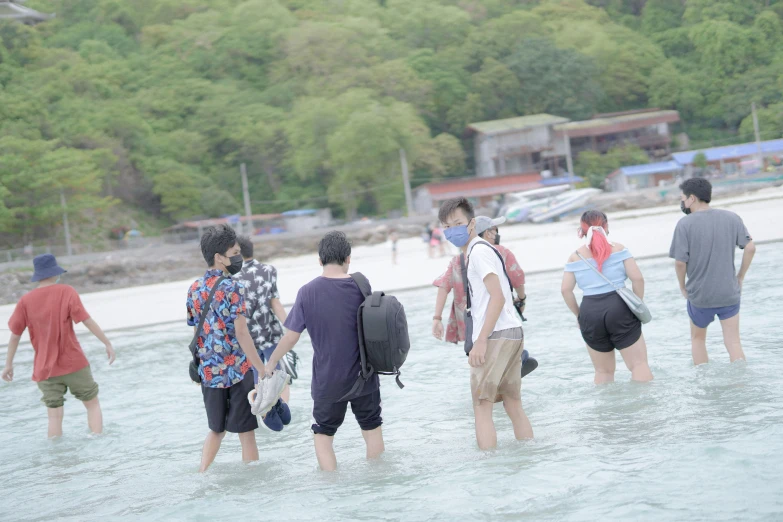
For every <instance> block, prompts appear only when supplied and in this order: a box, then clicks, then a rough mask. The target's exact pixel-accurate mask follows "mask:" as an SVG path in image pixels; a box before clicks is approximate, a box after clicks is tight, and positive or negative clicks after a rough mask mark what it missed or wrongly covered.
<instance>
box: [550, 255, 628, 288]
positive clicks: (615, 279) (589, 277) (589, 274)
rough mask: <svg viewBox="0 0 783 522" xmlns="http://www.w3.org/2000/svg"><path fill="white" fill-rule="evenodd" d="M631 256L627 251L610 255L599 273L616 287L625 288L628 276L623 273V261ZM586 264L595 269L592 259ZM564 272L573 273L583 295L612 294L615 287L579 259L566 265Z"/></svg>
mask: <svg viewBox="0 0 783 522" xmlns="http://www.w3.org/2000/svg"><path fill="white" fill-rule="evenodd" d="M632 257H633V256H632V255H631V253H630V252H629V251H628V249H627V248H626V249H624V250H620V251H619V252H615V253H614V254H612V255H610V256H609V258H608V259H607V260H606V261H604V266H603V269H602V270H601V273H602V274H604V275H605V276H606V277H607V278H608V279H609V280H610V281H611V282H612V283H614V284H615V285H616V286H618V287H619V286H625V280H626V279H628V275H627V274H626V273H625V264H624V263H623V261H625V260H626V259H630V258H632ZM587 262H588V263H590V264H591V265H592V266H594V267H596V266H597V265H596V263H595V260H594V259H588V260H587ZM565 271H566V272H573V273H574V275H575V276H576V284H577V285H579V288H580V289H582V292H584V295H599V294H607V293H609V292H613V291H614V290H615V287H613V286H612V285H610V284H609V283H607V282H606V281H605V280H604V278H602V277H601V276H599V275H598V274H596V273H595V272H594V271H593V270H592V269H591V268H590V267H589V266H587V265H586V264H585V262H584V261H582V260H581V259H580V260H579V261H574V262H573V263H568V264H566V266H565Z"/></svg>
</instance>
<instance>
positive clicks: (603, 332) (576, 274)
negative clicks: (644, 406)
mask: <svg viewBox="0 0 783 522" xmlns="http://www.w3.org/2000/svg"><path fill="white" fill-rule="evenodd" d="M577 233H578V235H579V237H580V238H584V239H585V245H583V246H581V247H579V249H578V250H577V252H579V254H581V255H582V257H584V258H585V259H586V260H587V261H584V260H582V258H580V257H579V254H577V253H576V252H575V253H573V254H571V257H569V258H568V263H567V264H566V266H565V273H564V274H563V283H562V289H561V291H562V294H563V299H564V300H565V303H566V305H567V306H568V309H569V310H571V312H572V313H573V314H574V316H576V320H577V323H578V325H579V330H580V331H581V332H582V339H584V341H585V343H586V344H587V353H588V354H589V355H590V359H591V360H592V361H593V366H594V367H595V384H603V383H607V382H614V371H615V365H616V361H615V354H614V351H615V350H618V351H619V352H620V355H622V357H623V361H625V365H626V366H627V367H628V369H629V370H630V371H631V379H632V380H634V381H651V380H652V379H653V375H652V372H651V371H650V366H649V364H648V363H647V345H646V344H645V342H644V336H643V335H642V323H641V321H639V319H637V317H636V316H635V315H634V314H633V312H631V310H630V308H628V305H626V304H625V301H623V299H622V298H621V297H620V296H619V295H618V294H617V292H616V291H615V286H624V285H625V280H626V279H630V280H631V287H632V290H633V293H634V294H636V295H637V296H639V297H640V298H644V277H643V276H642V272H641V271H640V270H639V267H638V265H637V264H636V260H635V259H634V258H633V256H632V255H631V253H630V252H629V251H628V249H626V248H625V247H624V246H623V245H621V244H619V243H610V242H609V238H608V235H609V220H608V218H607V217H606V214H604V213H603V212H600V211H598V210H588V211H587V212H585V213H584V214H582V219H581V220H580V223H579V228H578V229H577ZM587 263H590V264H591V265H594V266H595V267H596V268H597V269H598V271H599V272H601V273H602V274H603V275H604V276H606V277H607V278H608V279H609V280H610V281H611V282H612V283H613V285H615V286H613V285H612V284H609V283H607V282H606V281H605V280H604V279H603V278H602V277H601V276H600V275H598V274H596V273H595V271H594V270H593V269H592V268H590V266H589V265H588V264H587ZM576 285H579V288H580V289H581V290H582V292H583V294H584V297H582V303H581V305H580V304H579V303H577V301H576V296H575V295H574V288H575V287H576Z"/></svg>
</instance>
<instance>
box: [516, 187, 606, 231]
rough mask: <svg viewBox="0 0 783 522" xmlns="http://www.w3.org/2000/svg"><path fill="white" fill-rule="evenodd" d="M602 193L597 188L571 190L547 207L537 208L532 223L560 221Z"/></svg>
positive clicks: (557, 197) (531, 216)
mask: <svg viewBox="0 0 783 522" xmlns="http://www.w3.org/2000/svg"><path fill="white" fill-rule="evenodd" d="M600 193H601V190H600V189H595V188H585V189H577V190H569V191H568V192H565V193H563V194H560V195H559V196H555V197H553V198H551V199H550V200H549V201H548V204H547V205H545V206H542V207H539V208H536V211H535V212H533V213H531V215H530V221H532V222H533V223H543V222H545V221H550V220H558V219H560V218H561V217H563V216H565V215H568V214H571V213H573V212H574V211H576V210H580V209H581V208H583V207H584V206H585V205H586V204H587V203H588V202H589V201H590V200H591V199H592V198H593V196H595V195H596V194H600Z"/></svg>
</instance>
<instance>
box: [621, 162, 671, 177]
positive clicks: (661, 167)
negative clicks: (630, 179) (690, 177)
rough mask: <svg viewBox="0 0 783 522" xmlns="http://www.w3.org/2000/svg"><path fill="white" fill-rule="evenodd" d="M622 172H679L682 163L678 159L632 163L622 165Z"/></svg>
mask: <svg viewBox="0 0 783 522" xmlns="http://www.w3.org/2000/svg"><path fill="white" fill-rule="evenodd" d="M619 170H620V173H621V174H623V175H624V176H647V175H650V174H665V173H667V172H679V171H681V170H682V165H680V164H679V163H677V162H676V161H662V162H660V163H647V164H646V165H631V166H629V167H620V169H619Z"/></svg>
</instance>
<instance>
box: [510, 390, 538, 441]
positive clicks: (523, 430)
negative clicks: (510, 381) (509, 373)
mask: <svg viewBox="0 0 783 522" xmlns="http://www.w3.org/2000/svg"><path fill="white" fill-rule="evenodd" d="M503 407H504V408H505V409H506V414H507V415H508V418H509V419H511V424H513V425H514V436H515V437H516V438H517V440H525V439H532V438H533V427H532V426H531V425H530V420H528V418H527V415H525V410H524V408H522V400H520V399H508V398H505V397H504V398H503Z"/></svg>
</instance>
